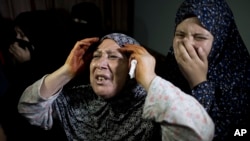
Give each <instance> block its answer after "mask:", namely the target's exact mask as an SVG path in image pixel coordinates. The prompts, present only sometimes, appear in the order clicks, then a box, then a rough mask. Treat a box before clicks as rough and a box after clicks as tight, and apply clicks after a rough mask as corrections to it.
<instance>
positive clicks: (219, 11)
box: [175, 0, 250, 87]
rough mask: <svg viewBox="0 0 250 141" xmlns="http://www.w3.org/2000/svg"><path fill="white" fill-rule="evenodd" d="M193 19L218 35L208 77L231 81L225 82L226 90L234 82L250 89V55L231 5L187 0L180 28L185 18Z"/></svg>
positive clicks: (179, 19)
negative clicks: (195, 18)
mask: <svg viewBox="0 0 250 141" xmlns="http://www.w3.org/2000/svg"><path fill="white" fill-rule="evenodd" d="M193 16H195V17H197V18H198V19H199V20H200V22H201V24H202V25H203V26H204V28H206V29H207V30H208V31H210V33H211V34H212V35H213V36H214V42H213V47H212V48H211V52H210V54H209V58H208V59H209V71H208V72H209V75H208V78H209V79H215V77H214V76H221V77H218V79H220V80H221V81H223V82H225V81H228V82H225V84H226V87H230V86H231V84H230V83H232V82H234V83H237V85H239V86H244V85H248V86H250V83H248V84H247V83H246V81H245V80H246V78H248V79H250V70H249V60H250V59H249V58H250V57H249V53H248V50H247V48H246V46H245V44H244V42H243V40H242V38H241V36H240V34H239V31H238V29H237V26H236V23H235V20H234V16H233V13H232V11H231V9H230V7H229V6H228V4H227V3H226V2H225V1H224V0H186V1H185V2H183V3H182V5H181V6H180V8H179V10H178V11H177V14H176V19H175V23H176V26H177V25H178V24H179V23H180V22H182V21H183V20H184V19H185V18H188V17H193ZM222 74H230V75H229V76H228V75H222ZM246 76H248V77H246ZM235 78H237V79H235ZM242 79H244V80H243V81H242ZM220 80H218V81H220ZM248 81H250V80H248Z"/></svg>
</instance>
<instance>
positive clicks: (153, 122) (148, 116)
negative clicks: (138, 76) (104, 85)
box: [18, 33, 214, 141]
mask: <svg viewBox="0 0 250 141" xmlns="http://www.w3.org/2000/svg"><path fill="white" fill-rule="evenodd" d="M119 35H120V36H119ZM105 38H112V39H114V40H115V41H117V42H119V45H120V46H122V45H123V44H126V43H136V41H135V40H133V39H132V38H130V37H128V36H127V37H126V36H124V35H123V34H116V33H115V34H110V35H108V36H105ZM52 75H53V74H52ZM45 78H46V75H45V76H44V77H43V78H41V79H40V80H38V81H36V82H35V83H34V84H33V85H31V86H30V87H28V88H27V89H26V90H25V91H24V93H23V95H22V96H21V98H20V101H19V104H18V111H19V113H20V114H22V115H23V116H24V117H25V118H27V119H28V120H29V122H30V123H31V124H32V125H37V126H40V127H42V128H44V129H46V130H48V129H51V128H52V125H53V123H55V121H59V123H60V124H61V125H62V126H63V129H64V131H65V133H66V136H67V139H68V140H69V141H83V140H84V141H85V140H86V141H111V140H112V141H118V140H119V141H150V140H154V141H160V140H164V141H170V140H178V141H184V140H185V141H211V140H212V138H213V136H214V123H213V121H212V119H211V118H210V116H209V115H208V113H207V112H206V111H205V109H204V108H203V106H202V105H201V104H200V103H199V102H198V101H197V100H196V99H194V98H193V97H192V96H190V95H187V94H185V93H184V92H183V91H181V90H180V89H179V88H177V87H175V86H174V85H172V83H170V82H168V81H166V80H164V79H162V78H161V77H159V76H156V77H155V78H154V79H153V80H152V82H151V85H150V87H149V90H148V92H147V91H146V90H145V89H144V88H142V87H141V86H140V85H138V84H137V82H136V81H135V79H129V80H128V81H127V83H126V85H125V86H124V88H123V90H122V91H121V92H120V93H119V94H117V95H116V96H115V97H113V98H111V99H103V98H101V97H99V96H97V95H96V94H95V93H94V91H93V89H92V87H91V86H90V85H79V86H74V87H72V88H69V87H64V88H61V89H60V90H59V91H58V92H57V93H56V94H54V95H52V96H51V97H49V98H47V99H46V98H42V97H41V94H40V91H39V90H40V89H42V88H41V87H42V84H43V83H44V81H45Z"/></svg>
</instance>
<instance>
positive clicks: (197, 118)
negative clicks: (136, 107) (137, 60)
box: [143, 77, 214, 141]
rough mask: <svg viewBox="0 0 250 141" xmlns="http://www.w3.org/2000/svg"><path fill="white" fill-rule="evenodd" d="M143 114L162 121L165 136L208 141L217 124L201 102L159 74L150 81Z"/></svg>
mask: <svg viewBox="0 0 250 141" xmlns="http://www.w3.org/2000/svg"><path fill="white" fill-rule="evenodd" d="M143 117H144V118H149V119H152V120H155V121H156V122H158V123H160V124H161V127H162V136H163V139H170V138H173V139H176V140H192V141H194V140H206V141H207V140H212V138H213V135H214V123H213V121H212V119H211V118H210V117H209V115H208V114H207V112H206V111H205V109H204V108H203V107H202V106H201V105H200V104H199V102H198V101H197V100H195V99H194V98H193V97H192V96H190V95H187V94H185V93H183V92H182V91H181V90H180V89H178V88H177V87H175V86H174V85H172V84H171V83H169V82H168V81H165V80H163V79H161V78H160V77H156V78H155V79H154V80H153V81H152V83H151V86H150V88H149V91H148V96H147V98H146V103H145V107H144V111H143ZM179 132H181V134H179ZM176 135H179V136H176Z"/></svg>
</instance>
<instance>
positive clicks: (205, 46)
mask: <svg viewBox="0 0 250 141" xmlns="http://www.w3.org/2000/svg"><path fill="white" fill-rule="evenodd" d="M201 47H202V49H203V50H204V51H205V52H206V54H207V56H208V54H209V53H210V51H211V48H212V43H210V42H207V43H204V44H203V45H202V46H201Z"/></svg>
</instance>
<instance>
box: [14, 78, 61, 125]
mask: <svg viewBox="0 0 250 141" xmlns="http://www.w3.org/2000/svg"><path fill="white" fill-rule="evenodd" d="M44 78H45V76H44V77H43V78H41V79H40V80H38V81H36V82H35V83H34V84H32V85H30V86H29V87H28V88H26V89H25V91H24V92H23V94H22V96H21V98H20V100H19V103H18V112H19V113H20V114H21V115H23V116H24V117H25V118H27V119H28V121H29V122H30V123H31V124H32V125H36V126H40V127H42V128H44V129H50V128H51V127H52V124H53V117H52V112H53V110H52V103H53V102H54V100H55V99H56V98H57V97H58V95H59V93H58V94H55V95H53V96H52V97H50V98H48V99H45V98H43V97H41V96H40V88H41V85H42V83H43V81H44Z"/></svg>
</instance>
